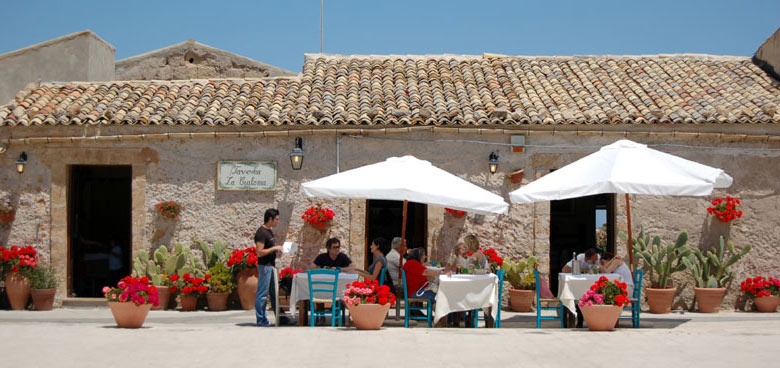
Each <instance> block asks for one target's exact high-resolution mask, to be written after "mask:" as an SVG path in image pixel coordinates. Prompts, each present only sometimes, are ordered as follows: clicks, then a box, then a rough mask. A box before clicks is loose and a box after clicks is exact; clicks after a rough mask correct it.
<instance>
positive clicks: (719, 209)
mask: <svg viewBox="0 0 780 368" xmlns="http://www.w3.org/2000/svg"><path fill="white" fill-rule="evenodd" d="M741 208H742V202H740V201H739V199H736V198H733V197H730V196H726V198H715V199H713V200H712V207H709V208H707V212H708V213H711V214H713V215H715V216H717V217H718V220H721V221H723V222H729V221H731V220H736V219H738V218H740V217H742V210H741Z"/></svg>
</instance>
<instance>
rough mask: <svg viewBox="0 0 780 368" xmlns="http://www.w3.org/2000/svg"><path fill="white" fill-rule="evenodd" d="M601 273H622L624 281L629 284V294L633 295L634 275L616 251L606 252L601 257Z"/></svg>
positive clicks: (627, 288)
mask: <svg viewBox="0 0 780 368" xmlns="http://www.w3.org/2000/svg"><path fill="white" fill-rule="evenodd" d="M599 273H616V274H618V275H620V277H621V278H622V279H623V280H622V281H623V282H625V283H626V285H627V286H628V287H626V291H628V296H629V297H631V293H632V291H633V290H634V276H633V275H632V274H631V269H629V268H628V266H626V263H625V262H623V259H622V258H620V257H618V256H615V254H614V253H610V252H606V253H604V256H603V257H601V266H600V267H599Z"/></svg>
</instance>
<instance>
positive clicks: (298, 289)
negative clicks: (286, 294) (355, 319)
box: [290, 272, 359, 326]
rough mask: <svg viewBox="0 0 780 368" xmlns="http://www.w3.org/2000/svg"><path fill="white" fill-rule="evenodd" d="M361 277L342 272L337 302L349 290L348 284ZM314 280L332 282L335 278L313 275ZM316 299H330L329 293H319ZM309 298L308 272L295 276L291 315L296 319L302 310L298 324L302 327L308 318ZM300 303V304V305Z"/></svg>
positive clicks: (291, 288)
mask: <svg viewBox="0 0 780 368" xmlns="http://www.w3.org/2000/svg"><path fill="white" fill-rule="evenodd" d="M358 277H359V275H358V274H356V273H347V272H340V273H339V279H338V289H337V290H336V300H340V299H341V296H342V294H344V291H345V290H347V284H350V283H353V282H355V281H357V280H358ZM312 279H314V280H332V279H333V276H330V275H312ZM314 296H315V297H316V298H330V295H329V293H322V292H317V293H315V295H314ZM309 300H310V296H309V277H308V274H307V273H306V272H301V273H296V274H295V275H293V280H292V285H291V286H290V315H291V316H293V317H296V315H297V312H298V309H299V308H300V309H301V310H302V312H301V316H300V318H298V322H299V324H300V325H302V326H305V325H306V324H305V322H306V318H307V317H306V316H307V313H308V306H309V304H308V301H309ZM299 303H300V304H299Z"/></svg>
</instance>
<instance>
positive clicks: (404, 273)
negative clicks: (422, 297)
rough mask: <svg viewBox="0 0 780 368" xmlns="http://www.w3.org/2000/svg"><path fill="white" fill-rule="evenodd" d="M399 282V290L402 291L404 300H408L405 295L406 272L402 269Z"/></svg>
mask: <svg viewBox="0 0 780 368" xmlns="http://www.w3.org/2000/svg"><path fill="white" fill-rule="evenodd" d="M401 280H402V281H401V282H402V284H401V288H403V289H404V300H409V296H408V295H407V293H406V270H404V269H403V268H402V269H401Z"/></svg>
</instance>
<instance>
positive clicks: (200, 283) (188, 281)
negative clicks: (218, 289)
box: [181, 273, 211, 312]
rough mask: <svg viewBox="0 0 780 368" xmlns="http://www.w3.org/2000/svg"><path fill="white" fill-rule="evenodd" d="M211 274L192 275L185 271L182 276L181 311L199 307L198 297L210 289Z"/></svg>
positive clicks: (189, 310)
mask: <svg viewBox="0 0 780 368" xmlns="http://www.w3.org/2000/svg"><path fill="white" fill-rule="evenodd" d="M210 278H211V275H209V274H206V275H205V276H203V277H192V276H190V274H188V273H185V274H184V275H182V277H181V281H182V284H181V311H182V312H192V311H194V310H195V309H197V307H198V298H200V296H201V295H204V294H206V293H207V292H208V291H209V285H208V280H209V279H210Z"/></svg>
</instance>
